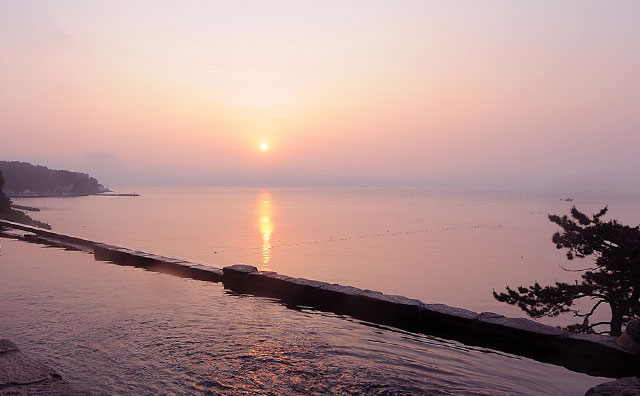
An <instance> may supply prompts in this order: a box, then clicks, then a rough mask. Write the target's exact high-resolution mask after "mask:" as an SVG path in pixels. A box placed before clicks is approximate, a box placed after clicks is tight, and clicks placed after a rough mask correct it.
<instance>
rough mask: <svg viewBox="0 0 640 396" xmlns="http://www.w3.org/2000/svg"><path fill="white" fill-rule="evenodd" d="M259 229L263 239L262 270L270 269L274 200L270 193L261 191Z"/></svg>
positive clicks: (261, 251)
mask: <svg viewBox="0 0 640 396" xmlns="http://www.w3.org/2000/svg"><path fill="white" fill-rule="evenodd" d="M258 202H259V205H258V228H259V229H260V235H261V237H262V246H261V249H260V253H261V255H262V269H263V270H266V269H268V267H269V261H270V260H271V234H273V219H272V218H273V213H272V208H271V203H272V202H273V198H272V197H271V194H269V192H268V191H261V192H260V197H259V198H258Z"/></svg>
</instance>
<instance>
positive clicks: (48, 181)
mask: <svg viewBox="0 0 640 396" xmlns="http://www.w3.org/2000/svg"><path fill="white" fill-rule="evenodd" d="M0 171H1V172H2V173H3V174H4V179H5V186H4V192H5V194H6V195H7V196H8V197H10V198H28V197H77V196H83V195H92V194H103V193H111V190H109V189H108V188H106V187H105V186H103V185H102V184H100V183H99V182H98V180H97V179H96V178H95V177H91V176H89V175H88V174H86V173H80V172H71V171H67V170H58V169H49V168H47V167H46V166H42V165H33V164H30V163H28V162H20V161H0Z"/></svg>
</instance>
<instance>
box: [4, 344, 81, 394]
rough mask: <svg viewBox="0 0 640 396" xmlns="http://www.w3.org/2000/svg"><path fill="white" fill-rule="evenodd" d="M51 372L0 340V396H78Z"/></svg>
mask: <svg viewBox="0 0 640 396" xmlns="http://www.w3.org/2000/svg"><path fill="white" fill-rule="evenodd" d="M85 394H86V393H85V392H81V391H78V390H76V389H73V388H72V387H71V385H69V383H68V382H67V381H64V380H63V379H62V377H61V376H60V375H59V374H58V373H56V372H55V371H54V370H53V369H51V368H50V367H48V366H45V365H44V364H42V363H40V362H39V361H37V360H35V359H33V358H31V357H29V356H27V355H25V354H24V353H22V352H20V350H19V349H18V347H17V346H16V345H15V344H14V343H12V342H11V341H9V340H0V396H9V395H33V396H53V395H57V396H79V395H85Z"/></svg>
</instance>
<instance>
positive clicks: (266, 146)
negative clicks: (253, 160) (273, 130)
mask: <svg viewBox="0 0 640 396" xmlns="http://www.w3.org/2000/svg"><path fill="white" fill-rule="evenodd" d="M260 150H262V151H267V150H269V145H268V144H267V143H264V142H263V143H260Z"/></svg>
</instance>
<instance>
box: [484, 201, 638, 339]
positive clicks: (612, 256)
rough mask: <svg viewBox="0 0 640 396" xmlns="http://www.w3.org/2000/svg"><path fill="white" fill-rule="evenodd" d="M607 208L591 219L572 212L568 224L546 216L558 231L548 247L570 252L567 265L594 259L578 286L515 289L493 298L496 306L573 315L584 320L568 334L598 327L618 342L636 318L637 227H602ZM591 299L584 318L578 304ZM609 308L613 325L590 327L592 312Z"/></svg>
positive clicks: (563, 219)
mask: <svg viewBox="0 0 640 396" xmlns="http://www.w3.org/2000/svg"><path fill="white" fill-rule="evenodd" d="M607 210H608V209H607V208H606V207H605V208H604V209H602V210H601V211H600V212H598V213H597V214H595V215H593V216H592V217H589V216H587V215H585V214H584V213H582V212H580V211H578V209H576V207H575V206H574V207H572V208H571V218H570V217H568V216H566V215H564V216H562V217H560V216H557V215H549V220H550V221H551V222H553V223H556V224H557V225H559V226H560V227H562V229H563V232H562V233H560V232H556V233H555V234H554V235H553V237H552V242H553V243H554V244H555V245H556V248H558V249H568V250H567V259H569V260H573V259H574V258H576V257H578V258H585V257H589V256H593V257H594V259H595V260H594V267H592V268H587V269H584V270H579V271H581V272H583V273H582V275H581V278H582V281H581V282H579V281H576V282H575V283H565V282H556V283H555V285H553V286H544V287H543V286H540V284H539V283H537V282H536V283H535V284H534V285H532V286H529V287H523V286H520V287H518V288H516V289H511V288H510V287H508V286H507V287H506V293H496V291H495V290H494V291H493V296H494V297H495V298H496V300H498V301H501V302H505V303H507V304H511V305H517V306H518V307H519V308H521V309H522V310H523V311H525V312H526V313H527V314H528V315H529V316H531V317H534V318H540V317H543V316H557V315H559V314H561V313H564V312H571V313H573V315H574V316H576V317H579V318H581V319H582V321H581V322H580V323H576V324H573V325H570V326H567V329H568V330H570V331H574V332H580V333H593V332H595V330H594V328H595V327H596V326H600V325H606V324H609V325H610V330H609V331H602V332H600V333H609V334H611V335H614V336H618V335H620V334H621V333H622V326H623V325H624V324H625V323H626V322H628V321H629V320H631V319H633V318H636V317H640V226H636V227H630V226H626V225H622V224H620V223H619V222H617V221H616V220H609V221H606V222H605V221H602V220H601V218H602V217H603V216H604V215H605V214H606V213H607ZM582 299H590V300H592V301H594V304H593V306H592V307H591V309H589V310H588V311H586V312H581V311H580V310H578V309H576V308H575V307H574V303H575V302H576V301H577V300H582ZM602 304H607V305H609V307H610V309H611V321H609V322H596V323H591V322H590V318H591V316H592V315H593V314H594V312H595V310H596V308H598V307H599V306H600V305H602Z"/></svg>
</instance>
